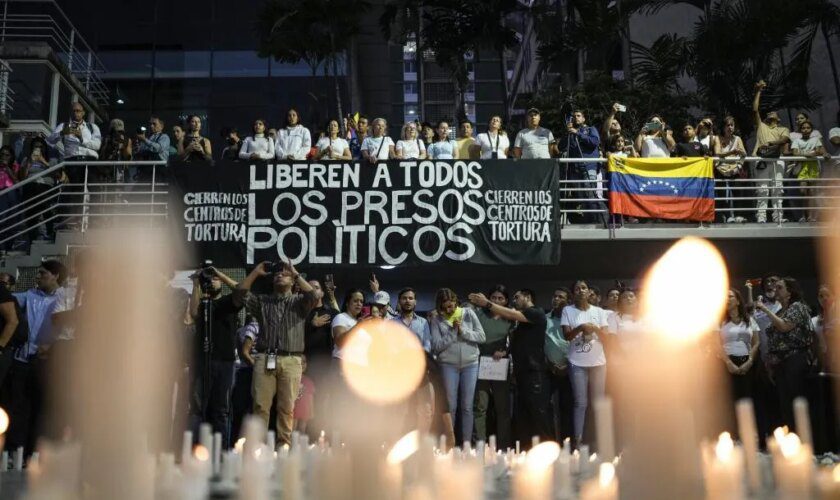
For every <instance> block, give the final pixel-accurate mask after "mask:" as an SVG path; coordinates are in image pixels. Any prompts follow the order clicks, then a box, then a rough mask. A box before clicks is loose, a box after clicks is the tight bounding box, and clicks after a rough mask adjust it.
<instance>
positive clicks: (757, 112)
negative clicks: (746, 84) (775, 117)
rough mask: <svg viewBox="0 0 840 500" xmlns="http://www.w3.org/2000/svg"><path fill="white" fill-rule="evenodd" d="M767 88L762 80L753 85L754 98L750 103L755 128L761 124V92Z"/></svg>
mask: <svg viewBox="0 0 840 500" xmlns="http://www.w3.org/2000/svg"><path fill="white" fill-rule="evenodd" d="M766 87H767V84H766V83H765V82H764V80H759V81H758V83H756V84H755V97H753V102H752V112H753V122H755V126H756V127H758V125H759V124H760V123H761V91H762V90H764V89H765V88H766Z"/></svg>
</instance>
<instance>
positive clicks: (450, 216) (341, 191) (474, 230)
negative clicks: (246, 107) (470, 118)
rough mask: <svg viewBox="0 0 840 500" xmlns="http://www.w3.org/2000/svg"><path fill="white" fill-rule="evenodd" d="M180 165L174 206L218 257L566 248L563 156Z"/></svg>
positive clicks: (435, 254)
mask: <svg viewBox="0 0 840 500" xmlns="http://www.w3.org/2000/svg"><path fill="white" fill-rule="evenodd" d="M170 171H171V174H172V175H171V177H170V179H171V182H170V184H171V185H170V192H171V193H172V194H171V196H170V205H169V217H170V219H172V220H173V221H174V223H175V224H177V226H178V230H179V231H181V232H182V234H183V236H184V238H185V239H186V241H187V242H188V244H189V245H191V246H193V248H194V250H195V251H196V253H197V255H198V256H200V257H201V258H202V259H213V261H214V262H215V263H216V264H217V265H226V266H240V265H251V264H254V263H257V262H261V261H264V260H271V261H277V260H285V259H286V257H289V258H291V260H292V262H293V263H295V264H298V263H304V264H306V265H308V266H311V265H318V264H326V265H330V266H335V265H354V264H362V265H394V266H396V265H419V264H427V263H438V264H441V263H448V262H471V263H474V264H507V265H522V264H529V265H535V264H536V265H548V264H556V263H558V262H559V259H560V222H559V213H558V203H557V189H556V187H557V180H558V179H557V164H556V163H555V162H553V161H551V160H528V161H514V160H486V161H484V160H482V161H459V160H446V161H441V160H437V161H426V160H420V161H407V160H394V161H388V162H380V163H378V164H377V165H370V164H367V163H364V162H323V163H316V162H309V163H306V162H301V163H273V162H250V161H249V162H232V161H231V162H225V161H222V162H217V163H215V164H214V165H210V164H177V165H172V166H171V169H170Z"/></svg>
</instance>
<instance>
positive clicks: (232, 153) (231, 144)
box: [222, 127, 242, 161]
mask: <svg viewBox="0 0 840 500" xmlns="http://www.w3.org/2000/svg"><path fill="white" fill-rule="evenodd" d="M222 139H223V140H224V141H225V149H223V150H222V159H223V160H234V161H235V160H239V149H240V148H241V147H242V139H240V138H239V131H238V130H236V128H235V127H226V128H223V129H222Z"/></svg>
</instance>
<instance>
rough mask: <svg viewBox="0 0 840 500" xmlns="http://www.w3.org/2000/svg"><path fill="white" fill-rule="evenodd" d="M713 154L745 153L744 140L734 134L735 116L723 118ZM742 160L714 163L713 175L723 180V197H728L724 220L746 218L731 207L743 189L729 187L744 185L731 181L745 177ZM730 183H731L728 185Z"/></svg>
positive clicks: (739, 221)
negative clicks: (720, 132) (721, 131)
mask: <svg viewBox="0 0 840 500" xmlns="http://www.w3.org/2000/svg"><path fill="white" fill-rule="evenodd" d="M714 153H715V156H718V157H721V158H731V157H733V156H734V157H744V156H746V155H747V150H746V148H745V147H744V141H742V140H741V138H740V137H739V136H737V135H735V118H733V117H732V116H727V117H726V118H724V119H723V133H722V134H721V135H719V136H718V137H717V138H716V141H715V147H714ZM743 166H744V164H743V162H739V161H720V162H717V163H716V164H715V177H718V178H720V179H722V180H723V183H724V186H725V187H726V190H725V191H724V197H725V198H727V199H728V202H727V205H728V206H729V208H730V211H729V217H727V218H726V222H738V223H741V222H746V219H745V218H744V217H743V216H741V215H739V214H738V213H736V212H735V211H734V210H732V209H733V208H735V207H736V205H738V204H737V203H736V201H735V200H734V199H733V198H739V197H743V194H742V193H743V192H744V191H743V190H740V189H730V188H731V187H740V186H744V185H745V184H743V183H738V182H731V181H732V180H734V179H745V178H747V177H748V173H747V172H746V171H745V170H744V168H743ZM730 184H731V185H730Z"/></svg>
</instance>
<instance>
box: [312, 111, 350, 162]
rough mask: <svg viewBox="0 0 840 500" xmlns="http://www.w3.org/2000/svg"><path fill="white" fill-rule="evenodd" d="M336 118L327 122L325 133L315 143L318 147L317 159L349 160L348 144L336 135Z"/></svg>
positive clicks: (337, 131) (337, 130)
mask: <svg viewBox="0 0 840 500" xmlns="http://www.w3.org/2000/svg"><path fill="white" fill-rule="evenodd" d="M338 133H339V128H338V120H330V121H329V123H327V135H325V136H324V137H321V138H320V139H318V143H317V144H316V145H315V147H316V148H318V159H320V160H349V159H351V158H352V157H353V156H352V155H351V154H350V144H348V143H347V141H346V140H344V139H342V138H341V137H339V136H338Z"/></svg>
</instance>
